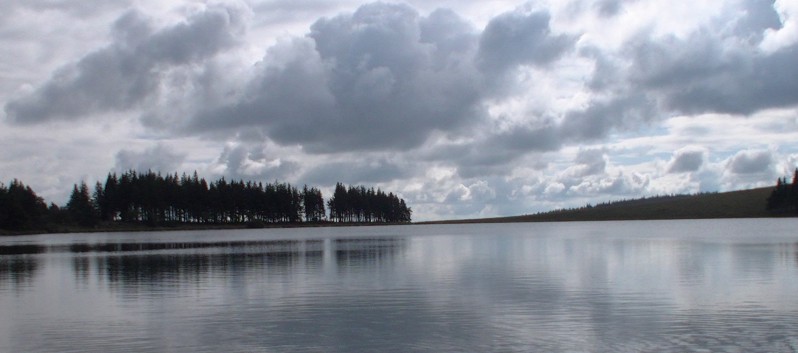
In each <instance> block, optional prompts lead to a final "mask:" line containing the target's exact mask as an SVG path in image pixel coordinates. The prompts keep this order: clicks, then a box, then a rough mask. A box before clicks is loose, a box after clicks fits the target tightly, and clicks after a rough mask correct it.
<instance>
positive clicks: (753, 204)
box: [431, 187, 775, 223]
mask: <svg viewBox="0 0 798 353" xmlns="http://www.w3.org/2000/svg"><path fill="white" fill-rule="evenodd" d="M772 191H773V188H772V187H766V188H758V189H751V190H741V191H731V192H723V193H709V194H697V195H676V196H658V197H651V198H643V199H636V200H628V201H618V202H612V203H607V204H601V205H597V206H592V207H583V208H578V209H567V210H557V211H551V212H545V213H538V214H533V215H523V216H513V217H497V218H483V219H468V220H454V221H441V222H431V223H500V222H563V221H610V220H649V219H699V218H752V217H772V216H774V215H775V214H773V213H772V212H769V211H767V210H766V205H767V198H768V196H770V193H771V192H772Z"/></svg>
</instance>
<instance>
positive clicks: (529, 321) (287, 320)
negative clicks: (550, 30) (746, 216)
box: [0, 220, 798, 352]
mask: <svg viewBox="0 0 798 353" xmlns="http://www.w3.org/2000/svg"><path fill="white" fill-rule="evenodd" d="M795 225H798V223H797V222H795V221H793V220H768V221H764V220H759V221H756V220H754V221H732V220H727V221H687V222H601V223H568V224H505V225H468V226H456V225H455V226H401V227H362V228H336V229H325V230H320V233H314V232H315V231H316V230H315V229H312V230H305V231H304V232H306V233H304V234H305V235H304V236H301V234H303V233H291V234H290V235H291V237H292V238H289V239H286V238H287V237H285V235H286V233H283V232H285V231H282V230H275V231H274V232H275V233H271V232H272V230H260V231H259V232H253V231H240V232H238V231H231V232H229V233H225V234H224V235H223V236H224V241H218V240H214V239H218V233H216V234H217V237H216V238H215V237H213V236H209V235H208V234H206V233H202V234H199V236H196V234H194V233H190V234H183V235H178V236H175V235H174V234H166V233H164V234H163V235H161V236H162V238H159V237H158V234H156V233H153V234H148V235H146V236H145V237H142V238H141V239H136V238H134V236H133V235H130V234H106V235H104V236H102V235H93V236H92V238H90V239H88V240H87V239H86V238H80V237H74V238H70V239H74V240H78V241H75V242H73V243H70V242H69V239H65V238H52V237H49V236H45V237H27V238H25V237H23V238H19V237H17V238H13V239H5V238H3V239H0V310H2V312H4V313H5V314H4V315H3V318H2V319H0V351H41V352H50V351H52V352H55V351H68V350H69V349H70V347H71V348H73V349H74V350H76V351H97V352H101V351H102V352H108V351H118V352H122V351H165V352H185V351H191V352H215V351H233V352H248V351H266V352H268V351H278V352H285V351H325V352H350V351H396V352H400V351H401V352H404V351H472V352H484V351H547V352H557V351H563V352H564V351H600V352H623V351H661V352H682V351H696V350H702V349H707V350H710V351H720V352H723V351H729V352H734V351H791V350H792V351H795V350H798V336H796V335H795V334H794V332H798V299H796V298H798V297H796V296H795V295H794V294H795V293H796V292H798V236H796V235H794V234H792V233H789V234H787V233H784V232H783V230H785V229H794V228H793V227H794V226H795ZM53 239H55V240H53Z"/></svg>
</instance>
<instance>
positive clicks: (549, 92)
mask: <svg viewBox="0 0 798 353" xmlns="http://www.w3.org/2000/svg"><path fill="white" fill-rule="evenodd" d="M772 5H773V6H771V3H770V2H768V1H755V0H739V1H738V0H713V1H705V2H695V1H686V0H677V1H642V0H638V1H614V0H597V1H588V0H585V1H571V2H568V3H565V2H549V3H546V2H539V3H533V4H532V3H529V4H523V3H520V2H513V1H499V0H496V1H489V2H462V1H455V0H440V1H433V2H426V1H425V2H421V1H413V0H411V1H409V2H408V3H407V5H404V4H386V3H368V4H365V3H362V2H358V1H349V0H347V1H342V2H335V3H333V2H324V1H316V0H312V1H298V2H297V1H294V2H289V1H282V0H278V1H267V2H246V3H245V2H240V1H227V0H220V1H216V2H214V4H212V5H209V4H203V3H197V2H193V1H188V0H186V1H182V0H173V1H167V2H161V1H149V0H146V1H137V2H135V5H132V3H131V2H123V1H120V2H114V3H109V2H51V1H25V2H23V1H16V0H12V1H8V2H4V3H3V4H1V5H0V20H2V21H0V48H2V49H3V50H4V52H9V53H15V55H10V56H3V57H0V104H2V106H3V113H4V114H5V115H4V116H3V117H2V120H0V146H2V147H3V148H2V152H0V172H2V173H5V174H3V175H0V178H6V179H10V178H14V177H17V178H21V179H22V180H23V181H25V182H26V183H28V184H31V185H32V186H33V187H34V189H36V190H37V191H40V193H41V194H43V195H44V196H45V197H47V198H52V199H53V201H56V202H60V201H61V200H62V199H63V196H62V195H63V192H60V191H59V190H61V189H64V190H67V191H68V188H69V187H70V186H71V184H73V183H75V182H77V181H79V180H81V179H85V180H87V181H89V182H91V180H92V179H95V178H97V179H99V178H102V177H103V175H104V173H106V172H107V171H109V170H111V169H113V168H117V169H122V168H137V169H139V168H152V169H162V170H161V171H162V172H171V171H172V170H163V169H178V170H177V171H178V172H182V171H186V172H192V171H193V170H198V171H199V172H200V173H202V174H207V176H214V177H215V176H220V175H225V176H228V177H233V178H243V179H255V180H261V181H273V180H275V179H280V180H285V181H289V182H292V183H305V182H307V183H311V184H315V183H318V184H320V185H321V186H322V187H328V186H325V185H332V184H333V183H334V182H336V181H342V182H346V183H365V184H375V185H376V186H380V187H382V188H383V189H386V190H394V191H396V192H398V193H400V194H401V195H403V197H406V198H407V200H408V202H409V203H410V206H411V207H413V208H414V210H415V216H416V217H417V219H434V218H446V217H458V218H461V217H468V216H475V215H509V214H522V213H531V212H536V211H544V210H547V209H550V208H552V207H572V206H581V205H584V204H586V203H596V202H602V201H606V200H610V199H615V198H629V197H635V196H645V195H653V194H662V193H680V192H696V191H725V190H733V189H739V188H745V187H752V186H762V185H769V184H772V183H773V180H775V178H776V177H778V176H783V174H784V175H786V174H789V173H791V171H792V170H793V169H794V167H795V163H796V161H798V158H796V157H795V156H796V155H798V142H796V141H798V96H796V95H795V93H794V92H796V91H798V86H796V85H798V80H796V79H795V77H796V75H795V73H796V72H797V71H796V65H794V62H796V61H798V55H797V54H798V35H796V34H795V33H798V32H796V31H795V28H796V14H798V8H797V7H796V5H795V2H794V1H782V0H777V1H775V2H774V3H773V4H772ZM78 18H80V19H81V20H80V21H78V20H77V19H78ZM182 169H185V170H182ZM42 171H44V172H42ZM9 173H14V174H13V175H11V174H9ZM67 191H64V192H67Z"/></svg>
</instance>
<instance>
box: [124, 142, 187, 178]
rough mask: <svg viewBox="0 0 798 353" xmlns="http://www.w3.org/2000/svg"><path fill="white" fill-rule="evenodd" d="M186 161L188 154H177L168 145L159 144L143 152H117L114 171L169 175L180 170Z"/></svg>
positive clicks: (126, 150)
mask: <svg viewBox="0 0 798 353" xmlns="http://www.w3.org/2000/svg"><path fill="white" fill-rule="evenodd" d="M185 159H186V154H184V153H179V152H175V151H174V150H172V149H171V148H169V147H168V146H166V145H163V144H157V145H155V146H153V147H151V148H148V149H145V150H143V151H136V150H128V149H125V150H121V151H119V152H117V154H116V166H115V167H114V169H115V170H117V171H119V172H125V171H128V170H136V171H145V170H152V171H156V172H157V171H161V172H167V173H168V172H172V171H177V170H179V168H180V165H181V164H183V161H184V160H185Z"/></svg>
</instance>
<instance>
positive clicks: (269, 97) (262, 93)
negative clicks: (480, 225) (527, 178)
mask: <svg viewBox="0 0 798 353" xmlns="http://www.w3.org/2000/svg"><path fill="white" fill-rule="evenodd" d="M548 22H549V17H548V14H545V13H533V14H529V15H514V14H512V13H510V14H507V15H504V16H500V17H498V18H496V19H494V20H493V21H492V22H491V24H489V25H488V29H486V30H485V32H483V33H482V34H481V37H480V33H479V32H478V31H477V30H476V29H475V28H474V27H473V26H472V25H471V24H469V23H468V22H466V21H465V20H463V19H462V18H460V17H459V16H458V15H457V14H455V13H454V12H452V11H449V10H437V11H434V12H432V13H431V14H430V15H428V16H421V15H420V14H419V13H417V12H416V11H415V10H414V9H412V8H410V7H409V6H406V5H396V4H383V3H374V4H368V5H363V6H361V7H360V8H358V9H357V11H355V12H354V13H352V14H343V15H339V16H336V17H332V18H322V19H320V20H318V21H317V22H316V23H314V24H313V25H312V26H311V31H310V33H309V34H308V36H306V37H304V38H294V39H292V40H288V41H284V42H282V43H280V44H278V45H276V46H274V47H272V48H270V50H269V51H268V52H267V54H266V56H265V57H264V59H263V61H262V63H261V64H260V67H259V74H258V77H257V78H255V79H254V80H253V81H252V82H250V84H249V85H248V89H247V91H246V92H245V93H244V94H242V96H241V99H240V100H238V101H237V102H234V103H232V104H228V105H225V106H221V107H216V108H211V109H207V110H205V111H203V112H201V113H199V114H198V115H197V116H196V117H195V119H193V120H192V121H191V122H190V128H191V129H192V130H194V131H199V132H202V131H217V130H219V129H232V130H233V131H235V130H237V129H241V128H244V127H246V129H253V128H255V129H262V130H263V131H264V132H265V135H267V136H268V137H270V138H271V139H272V140H274V141H276V142H278V143H280V144H297V145H302V146H303V148H304V149H305V151H308V152H311V153H332V152H341V151H355V150H392V149H407V148H413V147H417V146H419V145H420V144H422V143H423V142H424V141H426V139H427V137H428V136H429V135H430V134H431V133H432V132H434V131H441V132H444V133H455V132H457V131H459V130H460V129H462V128H464V127H466V126H470V125H471V124H472V123H473V122H475V121H478V119H479V118H481V117H483V116H484V115H485V114H486V112H485V111H484V106H483V102H484V99H485V97H486V95H487V94H489V92H488V89H486V88H487V87H486V76H490V75H487V74H486V73H485V72H483V71H481V69H484V68H485V67H489V68H498V67H501V68H506V67H509V66H512V65H522V64H543V63H548V62H551V61H553V60H555V59H556V58H557V57H558V56H559V55H561V54H562V53H563V51H564V50H565V48H566V47H567V46H569V45H572V43H571V42H570V41H568V40H565V37H563V36H560V35H554V34H552V33H551V30H550V29H549V24H548ZM511 32H512V33H511ZM512 45H515V47H514V50H516V51H517V50H521V52H522V53H520V54H516V53H514V51H512V50H510V46H512ZM526 47H529V49H526ZM494 51H499V52H494ZM511 52H513V53H511ZM507 55H511V56H513V58H512V59H510V61H508V58H507ZM477 61H479V63H480V64H479V65H477Z"/></svg>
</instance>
